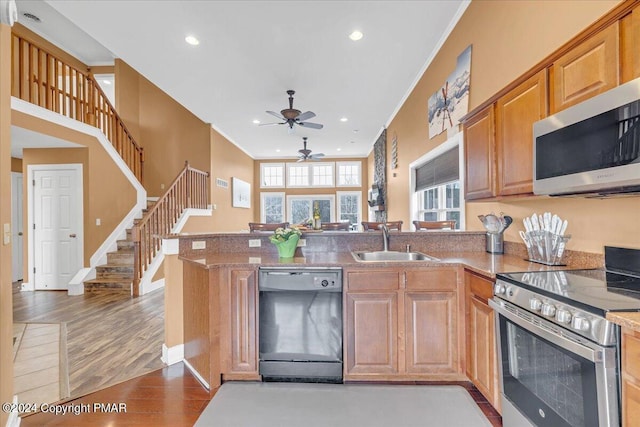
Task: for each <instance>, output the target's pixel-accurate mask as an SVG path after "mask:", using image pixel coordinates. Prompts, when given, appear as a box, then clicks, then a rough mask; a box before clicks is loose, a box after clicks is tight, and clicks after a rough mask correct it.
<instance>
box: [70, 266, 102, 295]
mask: <svg viewBox="0 0 640 427" xmlns="http://www.w3.org/2000/svg"><path fill="white" fill-rule="evenodd" d="M95 277H96V270H95V268H81V269H80V271H78V272H77V273H76V275H75V276H73V279H71V280H70V281H69V284H68V285H67V294H69V295H82V294H84V282H85V280H91V279H94V278H95Z"/></svg>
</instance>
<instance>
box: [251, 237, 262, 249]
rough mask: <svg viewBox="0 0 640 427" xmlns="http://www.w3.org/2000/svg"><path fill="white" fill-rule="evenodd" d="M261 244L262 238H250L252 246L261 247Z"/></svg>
mask: <svg viewBox="0 0 640 427" xmlns="http://www.w3.org/2000/svg"><path fill="white" fill-rule="evenodd" d="M260 246H262V241H261V240H260V239H249V247H250V248H259V247H260Z"/></svg>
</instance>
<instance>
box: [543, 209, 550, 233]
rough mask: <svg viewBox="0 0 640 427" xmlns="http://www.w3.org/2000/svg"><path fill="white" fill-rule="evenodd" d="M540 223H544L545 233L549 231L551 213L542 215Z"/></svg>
mask: <svg viewBox="0 0 640 427" xmlns="http://www.w3.org/2000/svg"><path fill="white" fill-rule="evenodd" d="M542 221H543V222H544V229H545V231H551V212H545V213H544V214H543V215H542Z"/></svg>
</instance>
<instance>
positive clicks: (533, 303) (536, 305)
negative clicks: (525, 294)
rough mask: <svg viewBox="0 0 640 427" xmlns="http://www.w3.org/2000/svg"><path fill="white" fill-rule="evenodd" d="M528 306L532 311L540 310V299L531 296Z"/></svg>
mask: <svg viewBox="0 0 640 427" xmlns="http://www.w3.org/2000/svg"><path fill="white" fill-rule="evenodd" d="M529 308H530V309H531V310H533V311H540V308H542V301H540V300H539V299H538V298H531V299H530V300H529Z"/></svg>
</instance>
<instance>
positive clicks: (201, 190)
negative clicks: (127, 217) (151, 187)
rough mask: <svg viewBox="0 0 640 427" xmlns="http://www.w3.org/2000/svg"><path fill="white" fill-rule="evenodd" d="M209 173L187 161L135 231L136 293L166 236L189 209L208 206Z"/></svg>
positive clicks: (134, 271) (133, 232)
mask: <svg viewBox="0 0 640 427" xmlns="http://www.w3.org/2000/svg"><path fill="white" fill-rule="evenodd" d="M208 178H209V173H208V172H203V171H200V170H198V169H194V168H192V167H191V166H189V162H185V165H184V169H182V171H181V172H180V173H179V174H178V176H177V177H176V179H175V180H174V181H173V183H172V184H171V185H170V186H169V188H168V189H167V191H166V192H165V193H164V194H163V195H162V196H161V197H160V199H158V201H157V202H156V203H155V205H153V206H152V207H151V209H149V210H148V211H147V213H145V214H144V216H143V217H142V219H140V220H139V221H138V222H137V223H136V224H135V225H134V226H133V228H132V230H131V237H132V239H133V251H134V257H133V259H134V261H133V295H134V296H138V295H140V281H141V280H142V276H143V275H144V272H145V271H146V270H147V268H148V267H149V265H150V264H151V262H152V261H153V259H154V258H155V257H156V255H157V254H158V252H159V250H160V246H161V243H162V236H165V235H167V234H169V233H171V230H172V229H173V227H174V226H175V224H176V222H177V221H178V219H179V218H180V215H182V213H183V212H184V210H185V209H189V208H192V209H206V208H207V206H208V203H209V187H208V182H209V181H208Z"/></svg>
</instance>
